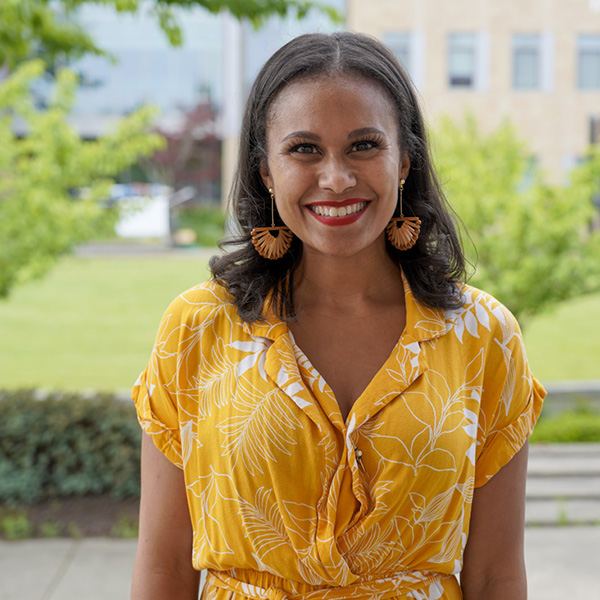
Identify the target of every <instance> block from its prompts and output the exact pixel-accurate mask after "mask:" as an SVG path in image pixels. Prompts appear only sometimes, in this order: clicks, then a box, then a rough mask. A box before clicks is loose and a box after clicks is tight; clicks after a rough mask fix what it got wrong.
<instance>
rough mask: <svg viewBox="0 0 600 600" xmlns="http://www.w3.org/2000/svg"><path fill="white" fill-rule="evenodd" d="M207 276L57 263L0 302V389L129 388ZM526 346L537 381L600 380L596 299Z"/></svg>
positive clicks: (124, 265) (200, 265) (183, 269)
mask: <svg viewBox="0 0 600 600" xmlns="http://www.w3.org/2000/svg"><path fill="white" fill-rule="evenodd" d="M207 277H208V271H207V268H206V261H205V260H203V259H200V258H198V257H197V255H190V256H181V255H179V256H177V257H168V256H165V257H160V258H157V257H139V258H121V257H118V258H105V257H101V258H93V259H83V258H66V259H64V260H63V261H61V262H60V263H59V264H58V266H57V267H56V268H55V269H54V270H53V271H52V272H51V273H50V275H49V276H48V277H46V278H45V279H42V280H40V281H35V282H32V283H30V284H27V285H25V286H22V287H19V288H17V289H16V290H15V291H14V293H13V295H12V296H11V297H10V298H9V299H8V300H6V301H0V342H1V343H0V388H2V387H4V388H15V387H44V388H54V389H64V390H77V389H86V388H91V389H96V390H99V391H113V390H121V389H127V388H129V387H130V386H131V385H132V384H133V382H134V381H135V379H136V378H137V375H138V374H139V372H140V371H141V370H142V369H143V368H144V366H145V364H146V362H147V360H148V357H149V354H150V350H151V347H152V342H153V340H154V335H155V332H156V330H157V327H158V322H159V320H160V317H161V315H162V313H163V311H164V309H165V308H166V306H167V305H168V303H169V302H170V301H171V300H172V299H173V298H174V297H175V296H176V295H177V294H178V293H180V292H182V291H183V290H185V289H187V288H188V287H191V286H192V285H194V284H196V283H198V282H199V281H202V280H204V279H206V278H207ZM525 339H526V344H527V348H528V353H529V358H530V361H531V364H532V368H533V371H534V373H535V375H536V376H537V377H538V378H539V379H541V380H542V381H556V380H566V379H600V295H597V296H591V297H587V298H581V299H579V300H576V301H573V302H570V303H567V304H565V305H563V306H561V307H560V308H559V309H558V310H557V311H556V312H554V313H552V314H549V315H544V316H541V317H538V318H537V319H534V320H533V321H532V322H531V323H529V324H528V326H527V328H526V330H525Z"/></svg>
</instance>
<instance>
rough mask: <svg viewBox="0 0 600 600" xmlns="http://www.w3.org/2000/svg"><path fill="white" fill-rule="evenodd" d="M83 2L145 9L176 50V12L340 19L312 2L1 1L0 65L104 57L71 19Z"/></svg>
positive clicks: (123, 9)
mask: <svg viewBox="0 0 600 600" xmlns="http://www.w3.org/2000/svg"><path fill="white" fill-rule="evenodd" d="M85 4H87V5H90V4H96V5H103V6H109V7H113V8H114V9H115V10H117V11H119V12H123V13H136V12H138V11H139V10H141V9H142V8H143V7H144V8H145V7H147V8H148V9H149V10H150V11H151V12H152V13H153V14H154V15H155V17H156V19H157V21H158V23H159V25H160V27H161V29H162V30H163V31H164V32H165V34H166V35H167V37H168V39H169V41H170V42H171V44H173V45H176V46H177V45H180V44H181V42H182V37H181V29H180V28H179V25H178V17H177V9H184V10H185V9H187V10H190V9H193V8H198V7H200V8H204V9H206V10H208V11H210V12H211V13H214V14H217V13H219V12H221V11H223V10H225V11H228V12H230V13H231V14H232V15H233V16H234V17H236V18H238V19H243V18H246V19H249V20H250V21H252V23H254V24H255V25H259V24H260V23H261V22H262V21H264V19H266V18H268V17H271V16H277V15H278V16H281V17H284V16H286V15H288V14H290V13H291V12H293V11H295V12H296V14H297V16H298V18H303V17H304V16H306V14H307V13H308V11H309V10H310V9H312V8H314V9H317V10H319V11H321V12H323V13H325V14H326V15H328V16H329V17H330V18H332V19H333V20H335V21H339V20H340V16H339V15H338V13H337V12H336V11H335V10H334V9H333V8H331V7H328V6H325V5H323V4H322V3H320V2H314V1H310V0H2V2H1V3H0V66H2V65H3V64H6V65H8V66H9V67H14V66H15V65H16V64H17V63H18V62H20V61H22V60H24V59H26V58H29V57H32V56H38V57H43V58H44V59H45V60H46V61H47V62H48V63H49V64H50V65H53V64H54V62H55V61H56V59H57V58H59V59H62V58H79V57H81V56H83V55H84V54H88V53H93V54H98V55H105V56H107V55H108V54H107V53H106V51H104V50H103V49H102V48H99V47H98V46H97V45H96V44H95V42H94V40H93V39H92V38H91V37H90V36H89V35H88V34H87V33H86V32H85V31H84V30H83V29H82V28H81V27H79V26H78V25H77V23H76V21H74V20H73V19H72V18H71V17H72V16H73V14H74V13H76V11H77V9H78V8H80V7H81V6H83V5H85Z"/></svg>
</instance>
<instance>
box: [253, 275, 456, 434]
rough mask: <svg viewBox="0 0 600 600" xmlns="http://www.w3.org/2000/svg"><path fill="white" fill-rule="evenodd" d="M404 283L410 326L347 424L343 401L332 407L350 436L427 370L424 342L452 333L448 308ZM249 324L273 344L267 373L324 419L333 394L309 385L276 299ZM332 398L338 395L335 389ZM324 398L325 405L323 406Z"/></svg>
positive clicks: (336, 420) (332, 413) (331, 412)
mask: <svg viewBox="0 0 600 600" xmlns="http://www.w3.org/2000/svg"><path fill="white" fill-rule="evenodd" d="M402 281H403V284H404V297H405V304H406V324H405V328H404V331H403V332H402V334H401V336H400V338H399V340H398V341H397V343H396V345H395V346H394V349H393V350H392V352H391V353H390V355H389V356H388V357H387V359H386V360H385V362H384V363H383V365H382V366H381V368H380V369H379V370H378V371H377V373H376V374H375V376H374V377H373V379H372V380H371V381H370V382H369V384H368V385H367V387H366V388H365V389H364V390H363V392H362V393H361V395H360V396H359V397H358V398H357V399H356V401H355V402H354V405H353V406H352V408H351V410H350V412H349V413H348V417H347V419H346V422H344V420H343V418H342V415H341V412H340V410H339V406H337V403H336V408H337V414H335V411H334V410H328V411H326V412H327V413H328V417H327V418H328V420H329V421H330V422H332V424H333V425H334V426H335V427H336V428H337V429H339V430H340V431H344V430H345V431H344V432H345V433H346V435H350V434H351V433H352V431H353V430H355V429H357V428H358V427H360V426H361V425H362V424H363V423H365V422H366V421H368V420H369V419H370V418H371V417H372V416H373V415H374V414H375V413H377V412H379V411H380V410H381V409H382V408H383V407H384V406H386V405H387V404H388V403H389V402H390V401H391V400H392V399H393V398H395V397H397V396H398V395H399V394H401V393H402V392H403V391H404V390H405V389H406V388H407V387H409V386H410V385H411V384H412V383H413V382H414V381H415V380H416V379H417V378H418V377H419V376H420V375H421V374H422V373H424V372H425V371H426V370H427V368H428V366H427V364H426V361H425V359H424V357H423V353H422V351H421V344H422V343H423V342H426V341H428V340H432V339H435V338H437V337H440V336H442V335H444V334H445V333H446V321H445V315H444V311H443V310H442V309H436V308H431V307H428V306H425V305H424V304H422V303H420V302H419V301H418V300H417V299H416V298H415V296H414V294H413V292H412V290H411V289H410V286H409V284H408V282H407V280H406V278H405V277H404V273H402ZM243 326H244V330H245V331H246V333H248V334H249V335H250V336H252V337H261V338H266V339H268V340H270V341H271V342H272V344H271V346H270V347H269V349H268V351H267V356H266V360H265V370H266V372H267V375H268V376H269V377H270V378H271V379H272V381H273V382H274V383H275V384H276V385H277V386H278V387H279V388H281V389H282V390H283V391H284V392H285V393H286V394H287V395H288V396H290V397H291V398H292V400H293V401H294V402H295V403H296V405H297V406H298V407H299V408H301V409H302V410H303V411H304V412H305V413H306V414H307V415H308V416H309V417H310V418H311V420H313V421H315V422H316V423H318V422H319V421H320V420H321V419H322V418H323V416H324V410H323V409H325V408H326V407H327V405H328V404H330V402H331V398H329V395H328V394H327V395H326V396H327V398H322V397H319V398H317V402H315V395H313V392H311V391H310V390H308V389H307V387H306V385H305V383H304V381H303V379H302V376H301V375H300V372H299V367H298V363H297V360H296V353H295V350H294V342H293V337H292V335H291V332H290V330H289V328H288V326H287V324H286V323H285V322H284V321H282V320H281V319H280V318H279V317H277V315H275V313H274V311H273V310H272V306H271V303H270V298H269V299H268V300H267V302H265V311H264V313H263V320H262V321H260V322H253V323H244V325H243ZM313 368H314V367H313ZM324 395H325V394H324ZM331 396H332V397H333V393H332V394H331ZM321 401H323V404H325V406H322V405H321ZM346 428H347V429H346Z"/></svg>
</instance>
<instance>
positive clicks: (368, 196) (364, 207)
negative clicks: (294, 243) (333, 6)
mask: <svg viewBox="0 0 600 600" xmlns="http://www.w3.org/2000/svg"><path fill="white" fill-rule="evenodd" d="M398 138H399V134H398V122H397V118H396V109H395V106H394V104H393V102H392V100H391V98H390V97H389V96H388V93H387V92H386V90H385V89H384V88H383V87H382V86H380V85H379V84H378V83H376V82H374V81H371V80H369V79H366V78H363V77H361V76H351V75H348V76H345V75H344V76H322V77H319V78H317V79H311V80H299V81H296V82H292V83H291V84H289V85H288V86H286V87H285V88H284V89H283V90H282V91H281V92H280V93H279V95H278V96H277V97H276V98H275V100H274V102H273V104H272V105H271V107H270V109H269V114H268V121H267V159H266V160H265V162H264V163H263V166H262V168H261V176H262V179H263V181H264V183H265V185H266V186H267V187H268V188H273V190H274V192H275V201H276V205H277V210H278V212H279V215H280V217H281V219H282V220H283V222H284V223H285V224H286V225H287V226H288V227H289V228H290V229H291V230H292V231H293V232H294V234H295V235H296V236H297V237H298V238H300V240H302V242H303V245H304V253H309V254H310V253H312V252H317V253H323V254H328V255H331V256H340V257H348V256H354V255H356V254H357V253H359V252H362V251H366V250H369V249H373V248H377V249H378V250H381V249H382V248H383V245H384V243H385V240H384V235H385V234H384V231H385V227H386V225H387V223H388V222H389V220H390V219H391V218H392V216H393V213H394V209H395V207H396V204H397V201H398V186H399V183H400V179H403V178H404V179H405V178H406V177H407V175H408V170H409V167H410V161H409V159H408V155H407V154H406V152H404V151H403V150H402V149H401V148H400V145H399V139H398ZM265 225H268V223H265Z"/></svg>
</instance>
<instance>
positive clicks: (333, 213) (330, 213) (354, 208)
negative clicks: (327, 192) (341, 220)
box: [309, 202, 367, 217]
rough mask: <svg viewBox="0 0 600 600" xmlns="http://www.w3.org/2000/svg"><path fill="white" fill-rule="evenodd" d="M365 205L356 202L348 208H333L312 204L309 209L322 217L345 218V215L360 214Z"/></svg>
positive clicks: (364, 203)
mask: <svg viewBox="0 0 600 600" xmlns="http://www.w3.org/2000/svg"><path fill="white" fill-rule="evenodd" d="M366 205H367V203H366V202H357V203H356V204H350V206H340V207H339V208H336V207H335V206H321V205H320V204H312V205H310V206H309V208H310V210H312V211H313V212H314V213H316V214H318V215H321V216H322V217H345V216H346V215H353V214H354V213H357V212H360V211H361V210H363V209H364V207H365V206H366Z"/></svg>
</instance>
